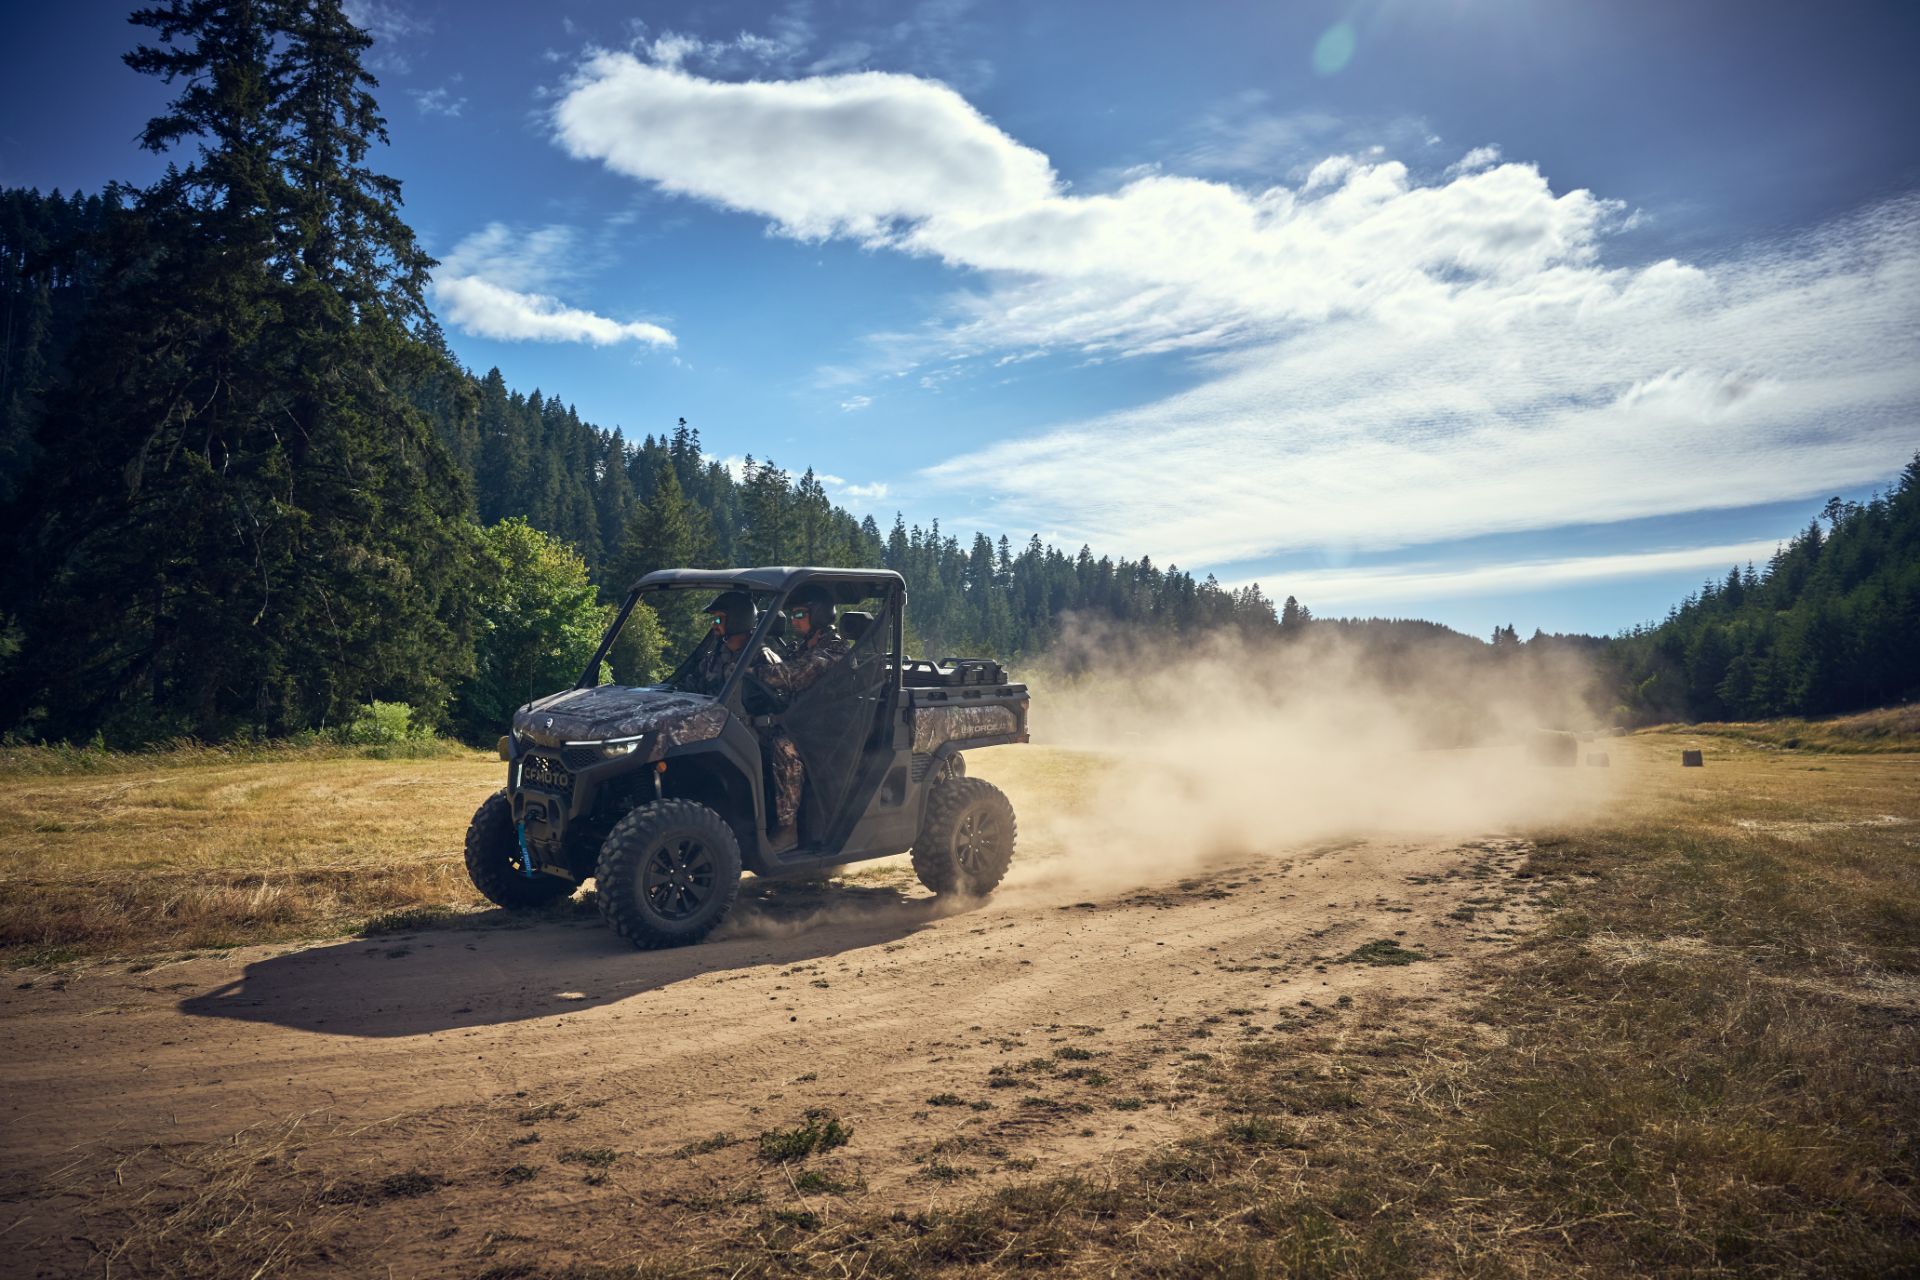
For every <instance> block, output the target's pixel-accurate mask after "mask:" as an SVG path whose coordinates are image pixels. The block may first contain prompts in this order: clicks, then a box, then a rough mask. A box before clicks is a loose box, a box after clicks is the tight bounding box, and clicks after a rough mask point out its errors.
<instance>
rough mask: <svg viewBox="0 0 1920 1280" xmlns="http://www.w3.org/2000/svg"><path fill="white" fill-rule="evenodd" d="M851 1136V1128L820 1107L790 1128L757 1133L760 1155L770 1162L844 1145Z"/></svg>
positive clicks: (792, 1158) (786, 1159)
mask: <svg viewBox="0 0 1920 1280" xmlns="http://www.w3.org/2000/svg"><path fill="white" fill-rule="evenodd" d="M852 1140H853V1129H852V1128H851V1127H850V1126H848V1125H845V1124H842V1123H841V1122H840V1120H839V1118H838V1117H837V1116H835V1115H834V1114H833V1113H832V1112H830V1111H826V1110H823V1109H821V1108H817V1107H816V1108H814V1109H812V1110H810V1111H808V1112H807V1113H806V1114H805V1116H804V1118H803V1119H802V1122H801V1123H800V1124H799V1125H797V1126H796V1127H794V1128H792V1129H768V1130H767V1131H766V1132H764V1133H762V1134H761V1135H760V1141H759V1149H760V1158H761V1159H762V1160H766V1161H768V1162H770V1163H774V1164H784V1163H786V1162H788V1161H792V1160H804V1159H806V1158H807V1157H808V1156H810V1155H813V1154H814V1153H815V1152H820V1151H831V1150H833V1149H834V1148H835V1147H844V1146H846V1145H847V1143H848V1142H850V1141H852Z"/></svg>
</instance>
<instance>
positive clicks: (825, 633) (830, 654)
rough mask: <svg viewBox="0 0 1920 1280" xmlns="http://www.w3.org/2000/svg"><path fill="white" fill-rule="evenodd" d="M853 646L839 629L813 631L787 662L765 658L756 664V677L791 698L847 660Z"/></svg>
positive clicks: (810, 686)
mask: <svg viewBox="0 0 1920 1280" xmlns="http://www.w3.org/2000/svg"><path fill="white" fill-rule="evenodd" d="M852 647H853V646H852V644H850V643H849V642H848V640H847V638H846V637H845V636H843V635H841V634H840V632H839V630H838V629H837V628H835V627H826V628H824V629H822V630H820V631H816V632H814V633H813V635H812V636H811V637H810V638H809V639H808V640H807V641H806V642H805V643H804V644H802V645H800V646H799V647H798V648H796V649H795V650H794V651H793V652H792V654H790V655H789V656H788V658H787V660H786V661H785V662H781V663H770V662H767V661H765V660H764V659H762V660H761V661H760V662H757V663H755V664H754V671H753V674H754V675H756V676H758V677H760V679H761V680H763V681H765V682H766V685H767V687H768V688H770V689H772V690H773V691H774V692H775V693H781V694H785V695H786V696H787V697H788V698H792V697H793V696H794V695H795V694H797V693H799V692H800V691H802V690H803V689H809V688H812V687H813V683H814V681H816V680H818V679H819V678H820V677H821V676H823V675H825V674H826V673H827V671H828V669H829V668H831V667H832V666H833V664H834V663H836V662H838V661H840V659H842V658H844V657H846V656H847V651H848V650H849V649H851V648H852Z"/></svg>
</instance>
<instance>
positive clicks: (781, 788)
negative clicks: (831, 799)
mask: <svg viewBox="0 0 1920 1280" xmlns="http://www.w3.org/2000/svg"><path fill="white" fill-rule="evenodd" d="M786 613H787V621H788V623H789V624H790V625H791V627H792V628H793V633H794V643H793V647H792V649H791V651H790V652H789V653H788V655H787V659H786V661H784V662H781V663H778V664H774V663H769V662H756V663H755V664H754V668H753V674H754V675H755V676H757V677H758V678H759V679H760V680H761V681H762V682H763V683H764V684H766V686H767V687H768V688H770V689H772V690H773V691H774V692H775V693H778V694H782V695H784V696H785V697H786V698H787V699H788V700H789V701H791V700H792V699H793V698H794V696H795V695H797V694H799V693H800V692H801V691H802V690H805V689H809V688H811V687H812V686H813V684H814V682H815V681H817V680H819V679H820V677H821V676H823V675H825V674H826V673H827V671H828V670H829V669H830V668H831V667H832V666H833V664H834V663H836V662H838V661H839V660H840V659H842V658H844V657H846V656H847V650H848V649H849V648H850V647H851V646H850V645H849V644H848V643H847V640H846V638H845V637H844V636H842V635H841V634H840V631H839V628H837V627H835V626H834V625H833V622H834V618H833V596H832V595H830V594H829V593H828V591H827V589H826V588H825V587H822V586H817V585H808V586H805V587H802V588H800V590H798V591H796V592H794V593H793V596H792V597H791V598H790V599H789V600H788V601H787V609H786ZM767 761H768V764H769V766H770V768H771V770H772V772H773V811H774V830H773V832H772V837H771V838H772V840H773V844H774V847H775V848H779V847H782V846H783V845H786V844H789V843H791V842H792V841H793V839H794V838H795V835H796V830H795V825H794V824H795V822H796V820H797V819H798V818H799V816H800V790H801V788H802V786H804V785H805V782H806V776H805V775H806V770H805V768H804V767H803V766H802V765H801V763H800V752H799V750H798V749H797V748H796V747H795V746H794V745H793V739H792V738H790V737H788V736H787V731H786V729H785V728H781V727H776V728H775V729H774V730H773V731H772V732H771V733H769V734H768V735H767Z"/></svg>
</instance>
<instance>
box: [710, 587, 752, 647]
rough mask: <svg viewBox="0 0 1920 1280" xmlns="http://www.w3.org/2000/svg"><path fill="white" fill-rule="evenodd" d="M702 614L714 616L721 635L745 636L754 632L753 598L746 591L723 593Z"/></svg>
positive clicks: (711, 601)
mask: <svg viewBox="0 0 1920 1280" xmlns="http://www.w3.org/2000/svg"><path fill="white" fill-rule="evenodd" d="M701 612H702V613H710V614H713V615H714V620H715V621H716V622H718V623H719V624H720V634H721V635H727V636H743V635H746V634H748V633H749V632H751V631H752V630H753V598H752V597H751V596H749V595H748V594H747V593H746V592H744V591H722V592H721V593H720V594H719V595H717V596H715V597H714V598H713V599H712V600H710V601H708V602H707V607H706V608H705V609H702V610H701Z"/></svg>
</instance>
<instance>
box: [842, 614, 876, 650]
mask: <svg viewBox="0 0 1920 1280" xmlns="http://www.w3.org/2000/svg"><path fill="white" fill-rule="evenodd" d="M872 628H873V615H872V614H870V613H861V612H860V611H858V610H849V611H847V612H846V613H843V614H841V615H840V634H841V635H843V636H845V637H846V638H847V641H848V643H850V644H858V643H859V641H860V637H861V636H864V635H865V634H867V632H868V631H869V630H871V629H872Z"/></svg>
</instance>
